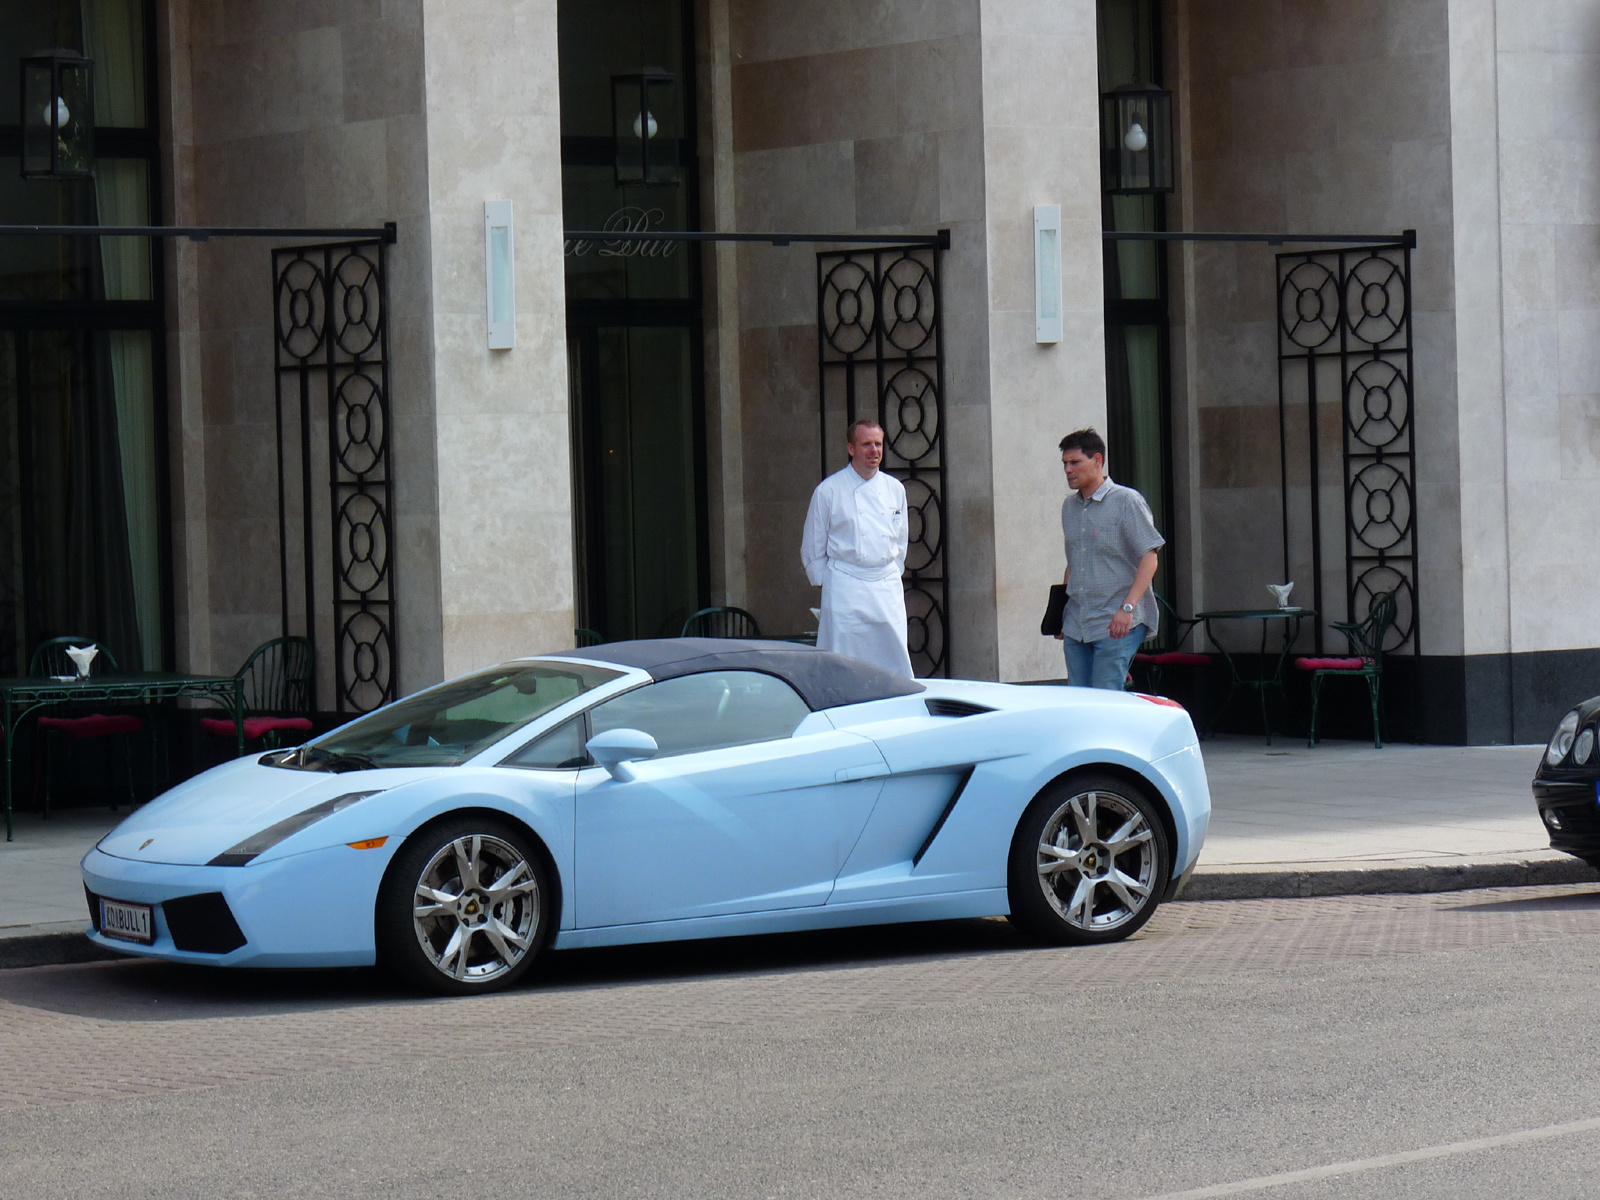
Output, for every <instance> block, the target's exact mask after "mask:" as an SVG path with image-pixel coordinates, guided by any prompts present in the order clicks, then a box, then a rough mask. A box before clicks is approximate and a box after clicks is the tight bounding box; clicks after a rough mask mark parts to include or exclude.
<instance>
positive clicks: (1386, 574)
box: [1278, 245, 1421, 654]
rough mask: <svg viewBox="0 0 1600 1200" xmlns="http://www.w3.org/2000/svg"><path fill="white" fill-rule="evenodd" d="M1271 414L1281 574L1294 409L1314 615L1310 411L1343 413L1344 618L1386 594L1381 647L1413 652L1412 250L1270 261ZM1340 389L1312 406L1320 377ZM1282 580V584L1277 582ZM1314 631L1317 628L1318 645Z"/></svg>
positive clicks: (1317, 583)
mask: <svg viewBox="0 0 1600 1200" xmlns="http://www.w3.org/2000/svg"><path fill="white" fill-rule="evenodd" d="M1278 365H1279V371H1278V380H1279V390H1278V416H1279V425H1278V428H1279V436H1280V442H1279V449H1280V454H1281V455H1282V471H1283V522H1284V535H1283V536H1284V551H1283V553H1284V568H1285V571H1287V570H1288V569H1289V563H1290V556H1289V526H1290V505H1289V494H1290V489H1289V453H1288V445H1287V437H1286V434H1285V430H1286V427H1287V420H1286V418H1287V417H1288V416H1289V415H1290V414H1291V413H1292V411H1293V409H1292V407H1291V406H1293V405H1296V404H1301V403H1303V404H1304V405H1305V416H1306V438H1307V447H1308V451H1307V452H1308V460H1309V468H1310V470H1309V474H1308V483H1311V484H1314V485H1318V486H1309V487H1308V489H1307V491H1308V494H1309V504H1310V512H1309V517H1310V530H1311V553H1312V564H1313V565H1312V572H1313V575H1314V588H1315V595H1316V599H1315V601H1314V604H1315V607H1316V608H1317V610H1318V611H1319V612H1325V611H1326V610H1325V609H1324V608H1323V602H1322V513H1321V508H1322V500H1321V491H1322V488H1321V486H1320V484H1321V482H1322V477H1323V474H1324V471H1323V464H1322V453H1321V447H1319V445H1318V437H1319V430H1318V420H1317V412H1318V404H1319V402H1320V403H1331V402H1334V401H1337V403H1338V406H1339V412H1340V420H1339V425H1340V430H1341V434H1340V436H1341V446H1340V462H1341V463H1342V471H1341V477H1340V490H1341V492H1342V494H1343V507H1344V559H1345V572H1344V575H1345V613H1346V620H1348V621H1352V622H1353V621H1358V620H1361V619H1363V618H1364V617H1365V616H1366V614H1367V608H1368V606H1369V605H1370V603H1371V600H1372V597H1373V596H1374V595H1375V594H1377V593H1379V592H1386V591H1393V592H1394V593H1395V600H1396V603H1397V609H1396V616H1395V622H1394V624H1393V625H1392V626H1391V627H1390V629H1389V634H1388V641H1387V644H1386V648H1387V649H1389V650H1400V649H1404V648H1407V647H1409V649H1410V650H1411V652H1412V653H1413V654H1420V653H1421V649H1420V646H1421V639H1420V629H1419V624H1418V611H1419V610H1418V601H1417V499H1416V491H1415V486H1414V483H1415V479H1416V410H1415V402H1414V401H1415V389H1414V387H1413V384H1412V339H1411V250H1410V247H1409V246H1406V245H1384V246H1362V247H1355V248H1351V249H1346V250H1329V251H1319V252H1312V253H1290V254H1280V255H1278ZM1335 378H1336V379H1337V381H1338V387H1339V394H1338V396H1337V397H1327V398H1323V399H1320V400H1319V396H1318V389H1319V380H1321V381H1322V383H1323V385H1324V386H1325V385H1326V384H1328V383H1332V382H1333V380H1334V379H1335ZM1286 578H1287V576H1286ZM1321 637H1322V630H1321V624H1320V623H1319V625H1318V649H1321Z"/></svg>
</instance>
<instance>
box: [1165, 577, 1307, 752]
mask: <svg viewBox="0 0 1600 1200" xmlns="http://www.w3.org/2000/svg"><path fill="white" fill-rule="evenodd" d="M1316 615H1317V614H1316V613H1315V612H1314V611H1313V610H1312V609H1309V608H1224V609H1215V610H1213V611H1211V612H1202V613H1195V616H1196V617H1197V618H1199V619H1200V620H1202V621H1204V622H1205V623H1206V638H1207V640H1209V641H1210V642H1211V644H1212V645H1213V646H1215V647H1216V648H1217V653H1219V654H1221V655H1222V661H1223V662H1225V663H1227V665H1228V698H1227V699H1226V700H1224V701H1223V702H1222V707H1221V708H1219V709H1217V713H1216V716H1215V717H1213V718H1212V719H1211V731H1212V732H1213V733H1215V732H1216V728H1217V718H1218V717H1221V716H1222V714H1223V713H1224V712H1226V711H1227V708H1228V705H1230V704H1232V703H1233V698H1234V696H1236V695H1238V694H1239V693H1240V692H1244V691H1253V692H1255V693H1256V695H1257V696H1259V697H1260V698H1261V723H1262V725H1264V726H1265V727H1266V731H1267V745H1269V746H1270V745H1272V718H1271V717H1270V716H1268V714H1267V693H1268V692H1269V691H1274V692H1277V693H1278V698H1279V699H1280V700H1285V702H1287V699H1286V697H1285V696H1284V691H1283V668H1284V665H1285V664H1286V663H1287V662H1288V661H1289V652H1290V650H1292V649H1293V648H1294V643H1295V639H1297V638H1298V637H1299V636H1300V622H1301V621H1303V620H1305V619H1306V618H1308V617H1310V618H1315V617H1316ZM1216 621H1260V622H1261V658H1262V660H1263V662H1265V660H1266V658H1267V631H1268V630H1269V629H1270V628H1271V626H1272V622H1274V621H1289V622H1293V624H1291V625H1288V626H1286V627H1285V628H1284V633H1283V649H1282V650H1281V651H1279V652H1278V659H1277V662H1276V663H1274V664H1273V667H1272V671H1271V673H1270V674H1265V675H1256V676H1247V675H1245V674H1243V673H1242V672H1241V671H1240V670H1239V664H1238V663H1237V662H1235V661H1234V657H1233V655H1231V654H1229V653H1228V648H1227V647H1226V646H1224V645H1223V644H1222V643H1221V642H1219V641H1218V640H1217V633H1216V629H1215V628H1214V626H1213V622H1216Z"/></svg>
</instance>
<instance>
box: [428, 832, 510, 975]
mask: <svg viewBox="0 0 1600 1200" xmlns="http://www.w3.org/2000/svg"><path fill="white" fill-rule="evenodd" d="M539 904H540V896H539V879H538V876H537V875H536V874H535V873H534V870H533V868H532V867H531V866H530V865H529V864H528V861H527V859H526V858H524V857H523V855H522V852H521V851H519V850H518V849H517V848H516V847H515V846H513V845H511V844H510V843H509V842H505V841H502V840H501V839H499V838H497V837H490V836H488V835H486V834H476V833H475V834H471V835H469V836H467V837H460V838H457V839H456V840H454V841H452V842H446V843H445V844H444V845H443V846H441V847H440V848H439V850H438V851H437V852H436V853H435V854H434V856H433V857H432V858H431V859H429V860H428V865H427V866H426V867H424V868H423V870H422V875H421V877H420V878H419V879H418V881H417V889H416V897H415V900H414V902H413V908H412V921H413V924H414V926H415V928H416V933H417V942H418V944H419V945H420V946H421V947H422V952H423V954H425V955H426V956H427V958H428V961H429V962H431V963H432V964H433V965H434V966H435V967H436V968H437V969H438V970H439V971H440V972H441V973H442V974H444V975H448V976H449V977H450V978H452V979H457V980H461V981H463V982H468V983H483V982H486V981H488V980H490V979H495V978H498V977H499V976H501V975H504V974H505V973H506V972H507V971H509V970H511V969H512V968H513V967H515V966H516V965H517V963H519V962H521V961H522V959H523V958H524V957H525V956H526V955H527V954H528V953H529V951H530V950H532V949H533V948H534V947H533V937H534V932H535V930H537V929H538V928H539Z"/></svg>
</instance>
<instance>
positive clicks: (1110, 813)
mask: <svg viewBox="0 0 1600 1200" xmlns="http://www.w3.org/2000/svg"><path fill="white" fill-rule="evenodd" d="M1156 857H1157V856H1156V846H1155V831H1154V830H1152V829H1151V827H1150V822H1149V820H1148V819H1146V817H1145V815H1144V813H1142V812H1141V811H1139V809H1138V808H1137V807H1136V806H1135V805H1134V804H1133V803H1131V802H1130V801H1129V800H1127V799H1126V798H1124V797H1122V796H1119V795H1117V794H1116V793H1115V792H1105V791H1088V792H1080V793H1079V794H1078V795H1076V796H1073V797H1072V799H1070V800H1068V801H1067V802H1066V803H1065V804H1063V805H1062V806H1061V807H1060V808H1058V809H1056V811H1055V812H1054V813H1052V814H1051V816H1050V819H1049V820H1048V821H1046V822H1045V825H1044V831H1043V833H1042V834H1041V835H1040V838H1039V854H1038V870H1039V887H1040V888H1041V889H1043V891H1044V897H1045V899H1046V900H1047V901H1048V902H1049V904H1050V906H1051V907H1052V908H1054V909H1055V910H1056V912H1057V914H1059V915H1060V917H1061V919H1062V920H1064V921H1066V922H1067V924H1069V925H1071V926H1073V927H1075V928H1077V929H1082V930H1085V931H1086V932H1091V933H1105V932H1108V931H1110V930H1113V929H1116V928H1118V927H1120V926H1122V925H1125V924H1127V923H1128V922H1129V921H1132V920H1133V919H1134V918H1136V917H1137V916H1138V915H1139V914H1140V913H1141V912H1143V911H1144V910H1145V908H1146V907H1148V906H1149V905H1150V904H1151V903H1152V895H1151V894H1152V892H1153V890H1154V888H1155V873H1156Z"/></svg>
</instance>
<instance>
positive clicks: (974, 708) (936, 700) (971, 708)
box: [923, 696, 994, 717]
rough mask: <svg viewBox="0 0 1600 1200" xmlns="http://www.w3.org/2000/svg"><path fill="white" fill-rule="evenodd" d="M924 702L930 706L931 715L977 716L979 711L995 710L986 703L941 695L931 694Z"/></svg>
mask: <svg viewBox="0 0 1600 1200" xmlns="http://www.w3.org/2000/svg"><path fill="white" fill-rule="evenodd" d="M923 703H924V704H926V705H927V706H928V715H929V716H930V717H975V716H977V715H978V714H979V713H986V712H993V711H994V709H992V708H990V707H989V706H988V705H985V704H973V703H972V702H971V701H970V700H947V699H944V698H942V697H939V696H930V697H928V699H926V700H924V701H923Z"/></svg>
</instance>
